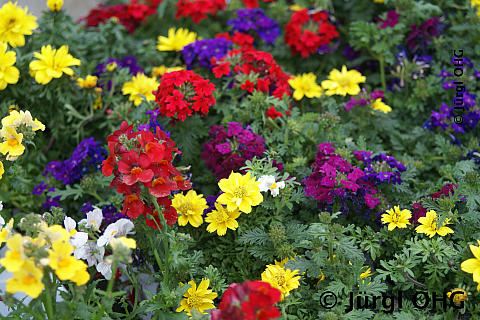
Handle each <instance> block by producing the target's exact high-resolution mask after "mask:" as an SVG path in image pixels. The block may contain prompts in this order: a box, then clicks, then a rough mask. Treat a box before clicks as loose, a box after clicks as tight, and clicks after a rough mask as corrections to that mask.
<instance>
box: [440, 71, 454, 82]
mask: <svg viewBox="0 0 480 320" xmlns="http://www.w3.org/2000/svg"><path fill="white" fill-rule="evenodd" d="M437 77H442V78H443V79H445V78H446V77H453V75H452V74H451V73H450V72H448V71H447V70H445V69H442V72H440V73H439V74H438V75H437ZM443 79H442V80H443Z"/></svg>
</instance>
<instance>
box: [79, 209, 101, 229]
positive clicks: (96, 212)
mask: <svg viewBox="0 0 480 320" xmlns="http://www.w3.org/2000/svg"><path fill="white" fill-rule="evenodd" d="M94 208H95V209H93V210H92V211H90V212H87V219H83V220H80V222H79V223H78V225H85V227H86V228H91V229H92V230H94V231H98V230H99V229H100V225H101V224H102V220H103V213H102V209H100V208H97V207H94Z"/></svg>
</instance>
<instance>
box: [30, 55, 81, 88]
mask: <svg viewBox="0 0 480 320" xmlns="http://www.w3.org/2000/svg"><path fill="white" fill-rule="evenodd" d="M33 55H34V57H35V58H37V59H38V60H34V61H32V62H30V73H31V74H32V75H33V77H35V81H37V82H38V83H40V84H47V83H49V82H50V81H52V79H53V78H60V77H61V76H62V75H63V74H64V73H65V74H67V75H69V76H73V70H72V69H71V68H70V67H71V66H79V65H80V60H78V59H76V58H74V57H73V56H72V55H71V54H69V53H68V46H61V47H60V49H52V47H51V46H50V45H48V46H42V49H41V53H38V52H34V54H33Z"/></svg>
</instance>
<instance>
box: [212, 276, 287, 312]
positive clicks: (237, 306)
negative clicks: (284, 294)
mask: <svg viewBox="0 0 480 320" xmlns="http://www.w3.org/2000/svg"><path fill="white" fill-rule="evenodd" d="M280 298H281V292H280V290H278V289H276V288H273V287H272V286H271V285H270V284H269V283H267V282H263V281H245V282H244V283H242V284H239V283H232V284H231V285H230V286H229V287H228V289H227V291H225V293H224V294H223V297H222V301H221V302H220V305H219V306H218V309H216V310H213V311H212V320H268V319H275V318H278V317H280V315H281V314H280V310H278V309H277V307H275V306H274V304H275V303H277V302H278V301H280Z"/></svg>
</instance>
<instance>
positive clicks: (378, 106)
mask: <svg viewBox="0 0 480 320" xmlns="http://www.w3.org/2000/svg"><path fill="white" fill-rule="evenodd" d="M372 108H373V109H374V110H378V111H381V112H383V113H389V112H390V111H392V107H390V106H389V105H386V104H385V103H383V101H382V99H381V98H378V99H376V100H375V101H374V102H373V103H372Z"/></svg>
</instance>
